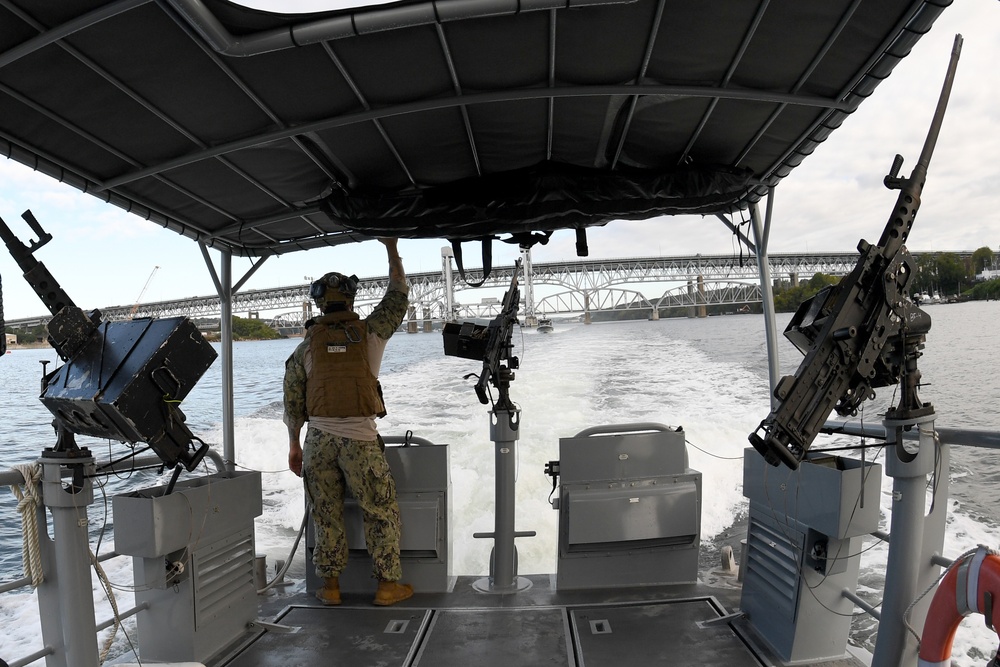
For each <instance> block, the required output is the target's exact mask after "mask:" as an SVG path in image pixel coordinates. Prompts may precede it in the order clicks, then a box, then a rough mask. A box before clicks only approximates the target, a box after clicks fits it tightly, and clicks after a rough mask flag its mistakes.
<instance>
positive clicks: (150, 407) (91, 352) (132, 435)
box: [0, 211, 218, 471]
mask: <svg viewBox="0 0 1000 667" xmlns="http://www.w3.org/2000/svg"><path fill="white" fill-rule="evenodd" d="M22 217H23V218H24V220H25V221H26V222H27V223H28V225H29V226H30V227H31V229H32V230H33V231H34V232H35V233H36V234H38V237H39V240H38V241H32V242H31V244H30V246H25V245H24V244H22V243H21V241H20V240H18V238H17V237H16V236H15V235H14V233H13V232H11V230H10V228H9V227H8V226H7V224H6V223H5V222H4V221H3V219H2V218H0V238H2V239H3V241H4V243H6V245H7V249H8V250H9V251H10V254H11V256H12V257H13V258H14V260H15V261H16V262H17V264H18V266H19V267H20V268H21V270H22V271H23V272H24V278H25V280H26V281H27V282H28V284H29V285H31V287H32V288H33V289H34V290H35V293H36V294H37V295H38V296H39V298H40V299H41V300H42V303H44V304H45V306H46V307H47V308H48V309H49V312H50V313H52V316H53V317H52V319H51V320H50V322H49V324H48V333H49V344H50V345H52V347H53V348H54V349H55V351H56V353H57V354H58V355H59V357H60V358H61V359H62V360H63V361H64V362H65V363H64V364H63V365H62V366H60V367H59V368H57V369H55V370H54V371H52V372H51V373H47V374H45V375H44V376H43V378H42V389H41V395H40V397H39V398H40V400H41V402H42V404H43V405H45V407H46V408H48V410H49V411H50V412H51V413H52V414H53V415H54V416H55V421H54V424H55V427H56V430H57V432H58V434H59V437H58V441H57V443H56V446H55V447H54V448H52V450H51V453H53V454H55V455H68V456H72V455H74V452H75V451H77V450H78V449H79V448H78V447H77V446H76V443H75V440H74V435H75V434H80V435H89V436H93V437H97V438H108V439H111V440H118V441H121V442H128V443H137V442H145V443H147V444H148V445H149V446H150V448H151V449H152V450H153V451H154V452H155V453H156V454H157V456H159V457H160V459H161V460H162V461H163V462H164V463H165V464H166V465H168V466H170V467H174V466H176V465H178V464H183V465H184V467H185V468H186V469H187V470H188V471H191V470H193V469H194V468H195V467H196V466H197V465H198V463H199V462H200V461H201V459H202V458H203V457H204V455H205V453H206V452H207V451H208V445H207V444H205V443H201V446H200V447H194V442H195V441H198V439H197V438H196V437H195V436H194V435H193V434H192V433H191V431H190V430H189V429H188V428H187V426H186V425H185V424H184V414H183V413H182V412H181V411H180V409H179V408H178V407H177V406H178V405H179V404H180V402H181V401H182V400H183V399H184V397H185V396H187V394H188V392H189V391H190V390H191V389H192V388H193V387H194V385H195V384H196V383H197V382H198V380H199V379H200V378H201V376H202V375H203V374H204V372H205V371H206V370H208V368H209V367H210V366H211V365H212V363H213V362H214V361H215V358H216V357H217V356H218V355H217V354H216V352H215V349H214V348H213V347H212V346H211V345H210V344H209V343H208V342H207V341H206V340H205V338H204V337H203V336H202V335H201V333H200V332H199V331H198V329H197V328H196V327H195V326H194V324H193V323H191V322H190V320H188V318H186V317H173V318H164V319H140V320H132V321H128V322H107V321H104V319H103V317H102V315H101V312H100V311H99V310H94V311H91V312H90V313H89V314H87V313H84V312H83V310H81V309H80V308H78V307H77V306H76V305H75V304H74V303H73V301H72V300H71V299H70V298H69V296H68V295H67V294H66V292H65V291H63V289H62V287H60V285H59V283H58V282H57V281H56V279H55V278H54V277H53V276H52V274H51V273H49V271H48V269H46V268H45V266H44V265H43V264H42V263H41V262H39V261H38V260H36V259H35V257H34V255H33V253H34V252H35V251H36V250H38V249H39V248H41V247H42V246H43V245H45V244H46V243H48V242H49V241H50V240H51V239H52V236H51V235H50V234H46V233H45V232H44V230H43V229H42V227H41V225H39V224H38V221H37V220H36V219H35V217H34V216H33V215H32V214H31V212H30V211H26V212H25V213H24V214H23V215H22ZM198 442H200V441H198Z"/></svg>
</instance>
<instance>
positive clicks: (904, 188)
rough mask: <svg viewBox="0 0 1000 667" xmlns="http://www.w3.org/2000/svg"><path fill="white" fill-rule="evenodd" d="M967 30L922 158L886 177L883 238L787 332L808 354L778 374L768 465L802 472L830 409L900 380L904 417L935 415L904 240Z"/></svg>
mask: <svg viewBox="0 0 1000 667" xmlns="http://www.w3.org/2000/svg"><path fill="white" fill-rule="evenodd" d="M961 50H962V36H961V35H957V36H956V38H955V45H954V47H953V49H952V54H951V62H950V64H949V67H948V73H947V75H946V76H945V81H944V86H943V88H942V91H941V96H940V98H939V99H938V104H937V109H936V111H935V113H934V119H933V120H932V122H931V126H930V130H929V131H928V133H927V138H926V140H925V141H924V146H923V150H922V151H921V153H920V158H919V160H918V161H917V165H916V166H915V167H914V168H913V172H912V173H911V174H910V177H909V178H900V177H899V175H898V174H899V169H900V167H901V166H902V164H903V158H902V156H900V155H897V156H896V158H895V160H894V161H893V163H892V169H891V170H890V172H889V175H888V176H886V177H885V179H884V183H885V186H886V187H887V188H889V189H890V190H899V191H900V192H899V197H898V198H897V199H896V205H895V207H894V208H893V211H892V214H891V215H890V216H889V221H888V222H887V223H886V226H885V229H884V230H883V231H882V237H881V238H880V239H879V242H878V244H876V245H871V244H869V243H868V242H866V241H864V240H863V239H862V240H861V242H860V243H859V244H858V251H859V252H860V253H861V257H860V258H859V259H858V263H857V265H856V266H855V267H854V270H853V271H851V273H850V275H848V276H846V277H845V278H844V279H843V280H841V282H840V283H839V284H838V285H836V286H835V287H831V288H827V289H825V290H822V291H821V292H819V293H818V294H816V295H815V296H814V297H813V298H811V299H809V300H807V301H805V302H803V303H802V305H801V306H800V307H799V309H798V311H797V312H796V313H795V316H794V317H793V318H792V320H791V322H790V323H789V325H788V327H787V328H786V330H785V336H786V337H787V338H788V339H789V340H791V341H792V343H793V344H794V345H795V346H796V347H797V348H798V349H799V350H800V351H802V352H803V354H805V355H806V356H805V359H803V361H802V363H801V365H800V366H799V368H798V370H797V371H796V372H795V375H786V376H785V377H783V378H781V380H780V381H779V382H778V383H777V386H776V387H775V388H774V398H775V399H776V402H777V406H776V407H773V409H772V410H771V413H770V414H769V415H768V416H767V417H766V418H765V419H764V420H763V421H762V422H761V423H760V426H758V427H757V429H756V431H754V432H753V433H751V434H750V436H749V439H750V443H751V444H752V445H753V446H754V448H755V449H756V450H757V451H758V452H760V454H761V455H762V456H763V457H764V459H765V460H766V461H767V462H768V463H770V464H771V465H775V466H776V465H778V464H779V463H784V464H785V465H787V466H788V467H789V468H792V469H796V468H798V467H799V462H800V461H802V459H803V458H804V457H805V454H806V451H807V450H808V449H809V447H810V446H811V445H812V442H813V440H814V439H815V438H816V436H817V434H818V433H819V431H820V429H821V428H822V426H823V424H824V423H825V422H826V419H827V417H829V415H830V411H831V409H835V410H836V411H837V414H840V415H854V414H857V410H858V408H859V407H860V405H861V404H862V403H863V402H864V401H866V400H868V399H869V398H872V397H873V396H874V395H875V394H874V391H873V389H874V388H876V387H885V386H892V385H895V384H896V383H898V382H900V379H903V382H902V389H901V398H900V404H899V406H898V407H896V408H893V413H894V414H895V416H897V417H899V418H904V417H905V418H911V417H918V416H920V415H921V414H922V413H930V412H933V408H932V407H931V406H930V404H922V403H921V402H920V399H919V397H918V396H917V391H916V390H917V386H918V384H919V380H920V373H919V372H918V371H917V366H916V360H917V358H918V357H919V356H920V354H921V353H920V350H921V349H922V348H923V343H924V340H925V338H926V334H927V332H928V331H929V330H930V326H931V321H930V316H928V315H927V313H925V312H923V311H922V310H920V308H918V307H917V306H915V305H914V304H913V303H912V302H911V301H910V300H909V297H908V296H907V294H908V292H907V286H908V284H909V282H910V279H911V277H912V275H913V273H914V270H915V269H916V264H915V262H914V261H913V258H912V257H911V256H910V253H909V252H908V251H907V250H906V248H905V246H904V245H903V244H904V243H905V242H906V239H907V237H908V236H909V233H910V228H911V227H912V226H913V220H914V218H915V217H916V215H917V209H918V208H919V207H920V193H921V191H922V190H923V187H924V181H925V180H926V179H927V168H928V165H929V164H930V161H931V155H932V153H933V152H934V146H935V144H936V143H937V138H938V134H939V133H940V131H941V124H942V121H943V120H944V114H945V110H946V108H947V106H948V98H949V96H950V94H951V87H952V83H953V82H954V79H955V70H956V68H957V67H958V57H959V54H960V53H961Z"/></svg>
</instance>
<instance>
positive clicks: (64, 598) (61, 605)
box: [38, 450, 99, 667]
mask: <svg viewBox="0 0 1000 667" xmlns="http://www.w3.org/2000/svg"><path fill="white" fill-rule="evenodd" d="M78 452H79V455H77V456H60V455H58V454H53V453H50V452H48V451H47V452H46V453H44V454H43V455H42V458H41V459H40V460H39V462H40V463H41V464H42V501H43V502H44V504H45V506H46V507H48V508H49V511H50V512H51V514H52V533H53V540H52V544H53V546H54V558H53V559H52V560H54V561H55V562H54V564H52V563H51V561H49V562H48V563H46V567H44V570H45V581H44V582H43V583H42V584H41V585H40V586H39V587H38V597H39V611H40V612H45V611H48V612H51V611H56V612H57V613H55V614H54V615H53V614H51V613H43V614H42V638H43V640H44V642H45V644H46V645H48V646H52V647H54V648H55V650H54V654H53V655H52V656H50V657H49V658H47V660H46V663H47V664H48V665H49V666H50V667H53V666H55V665H60V666H61V665H71V667H98V664H99V661H98V658H99V656H98V651H97V621H96V619H95V615H94V592H93V588H92V586H91V575H90V537H89V533H88V531H87V529H88V526H89V523H88V519H87V506H88V505H90V504H91V503H93V502H94V488H93V484H92V482H91V476H92V475H93V474H94V459H93V457H91V456H90V452H88V451H87V450H78ZM64 463H66V464H68V465H70V466H71V467H72V468H74V469H75V470H76V471H78V472H79V473H80V474H77V475H75V476H74V478H73V483H72V484H71V485H69V486H65V487H64V485H63V481H62V466H63V464H64ZM43 516H44V515H43ZM43 526H44V523H43V524H41V525H40V528H42V527H43ZM50 564H51V565H54V566H53V567H49V566H48V565H50ZM43 598H44V600H43ZM60 646H61V648H62V650H60V649H59V647H60Z"/></svg>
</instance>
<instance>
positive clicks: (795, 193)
mask: <svg viewBox="0 0 1000 667" xmlns="http://www.w3.org/2000/svg"><path fill="white" fill-rule="evenodd" d="M301 1H303V2H304V1H306V0H301ZM956 33H961V34H962V35H963V37H964V39H965V43H964V47H963V50H962V57H961V60H960V62H959V66H958V75H957V77H956V82H955V87H954V90H953V92H952V97H951V103H950V105H949V108H948V114H947V116H946V117H945V122H944V128H943V130H942V132H941V136H940V138H939V140H938V144H937V149H936V151H935V153H934V157H933V159H932V161H931V164H930V170H929V175H928V179H927V184H926V187H925V188H924V191H923V196H922V204H921V208H920V212H919V215H918V216H917V220H916V222H915V223H914V227H913V231H912V233H911V235H910V239H909V244H908V245H909V247H910V249H911V250H916V251H921V250H975V249H976V248H979V247H982V246H989V247H991V248H992V249H993V250H994V252H997V251H998V249H1000V86H998V85H997V81H998V75H997V74H996V73H995V69H996V66H997V64H998V63H1000V2H998V1H997V0H955V4H954V5H953V6H951V7H950V8H948V9H946V10H945V12H944V14H943V15H942V17H941V18H940V19H939V20H938V21H937V22H936V23H935V25H934V28H933V30H932V31H931V32H930V33H929V34H928V35H926V36H924V37H923V38H922V39H921V41H920V42H919V43H918V44H917V46H916V48H915V49H914V51H913V53H912V54H911V55H910V56H909V57H907V58H906V59H904V60H903V61H902V62H901V63H900V64H899V66H897V68H896V70H895V71H894V73H893V74H892V76H891V77H890V78H889V79H888V80H887V81H885V82H884V83H882V84H881V85H880V86H879V88H878V89H877V90H876V92H875V95H874V96H873V97H872V99H870V100H868V101H866V102H864V103H863V104H862V105H861V108H860V109H859V110H858V111H857V112H856V113H855V114H854V115H853V116H851V117H850V118H848V120H847V121H846V122H845V123H844V125H843V126H842V127H841V128H839V129H838V130H837V131H835V132H834V133H833V135H832V136H831V137H830V138H829V139H828V140H827V141H826V142H825V143H823V144H821V145H820V146H819V148H818V149H817V150H816V152H815V153H814V154H813V155H811V156H810V157H808V158H806V160H805V162H803V164H802V165H801V166H799V167H798V168H797V169H796V170H794V171H793V172H792V173H791V175H790V176H788V177H787V178H785V179H784V181H782V183H781V184H780V186H779V187H778V188H777V193H776V196H775V203H774V229H773V230H772V234H771V246H770V250H771V252H796V251H803V252H805V251H808V252H822V251H853V250H854V249H855V248H856V247H857V244H858V240H859V239H861V238H865V239H867V240H869V241H873V242H874V241H877V240H878V237H879V235H880V234H881V231H882V228H883V226H884V225H885V222H886V220H887V219H888V216H889V213H890V209H891V208H892V206H893V204H894V202H895V200H896V195H897V193H896V192H892V191H889V190H886V189H885V188H884V187H883V185H882V177H883V176H884V175H885V173H886V172H887V170H888V169H889V166H890V164H891V163H892V158H893V156H894V155H895V154H896V153H900V154H901V155H903V157H904V158H905V162H904V164H903V169H902V173H903V174H904V175H909V173H910V171H911V170H912V168H913V165H914V163H915V162H916V160H917V157H918V156H919V153H920V149H921V146H922V144H923V141H924V137H925V135H926V133H927V127H928V125H929V123H930V120H931V116H932V115H933V112H934V106H935V104H936V102H937V97H938V94H939V93H940V90H941V83H942V81H943V79H944V75H945V70H946V69H947V65H948V58H949V55H950V53H951V47H952V42H953V41H954V36H955V34H956ZM28 208H30V209H31V210H32V211H33V212H34V213H35V215H36V217H37V218H38V219H39V221H40V222H41V223H42V226H43V227H45V229H46V231H48V232H49V233H51V234H52V235H53V237H54V239H53V241H52V242H51V243H49V245H47V246H46V247H45V248H43V249H42V250H40V251H39V252H38V253H37V254H36V258H37V259H39V260H40V261H42V262H43V263H44V264H45V265H46V266H47V267H48V268H49V270H50V271H51V272H52V273H53V275H54V276H55V277H56V279H57V280H59V281H60V282H61V283H62V284H63V286H64V287H65V288H66V289H67V291H68V292H69V294H70V296H71V297H72V298H73V299H74V301H75V302H76V303H77V305H79V306H81V307H82V308H85V309H89V308H95V307H98V308H99V307H104V306H112V305H128V304H131V303H134V302H135V301H136V299H137V298H138V297H139V294H140V292H141V291H142V288H143V285H144V284H145V283H146V281H147V278H148V277H149V275H150V273H151V272H152V271H153V268H154V267H155V266H159V267H160V268H159V269H158V270H157V272H156V275H155V277H154V278H153V280H152V281H151V282H150V285H149V287H148V289H147V290H146V292H145V294H144V295H143V297H142V300H143V301H159V300H165V299H173V298H181V297H187V296H195V295H205V294H214V293H215V289H214V287H213V284H212V282H211V278H210V277H209V274H208V271H207V270H206V268H205V266H204V261H203V259H202V256H201V253H200V252H199V251H198V248H197V246H196V245H195V244H194V243H193V242H192V241H190V240H188V239H185V238H181V237H180V236H177V235H176V234H173V233H172V232H167V231H164V230H163V229H161V228H160V227H158V226H156V225H153V224H151V223H146V222H144V221H142V220H140V219H138V218H136V217H135V216H131V215H129V214H127V213H124V212H122V211H120V210H119V209H117V208H115V207H113V206H108V205H106V204H102V203H101V202H99V201H98V200H96V199H95V198H93V197H89V196H87V195H83V194H79V193H78V192H77V191H76V190H73V189H72V188H68V187H65V186H60V185H59V184H58V183H56V182H55V181H53V180H51V179H49V178H47V177H44V176H40V175H37V174H35V173H33V172H31V171H30V170H29V169H27V168H25V167H23V166H21V165H20V164H17V163H14V162H11V161H7V160H2V159H0V217H3V219H4V220H5V221H6V222H7V223H8V225H9V226H11V227H12V229H13V230H14V232H15V233H16V234H17V235H18V236H19V237H20V238H21V240H22V241H27V240H28V239H29V238H32V237H33V235H32V234H30V230H29V229H28V227H27V226H26V225H25V224H24V223H23V221H22V220H21V219H20V215H21V212H22V211H24V210H25V209H28ZM588 237H589V240H590V252H591V257H592V258H608V257H635V256H650V255H684V254H694V253H703V254H725V253H730V252H733V253H738V252H739V251H738V249H737V248H736V245H735V243H734V241H733V237H732V234H731V233H730V232H729V231H728V230H727V229H726V228H725V227H724V226H723V225H722V224H721V223H720V222H719V221H718V220H717V219H716V218H714V217H712V218H700V217H687V218H669V219H655V220H646V221H641V222H623V223H613V224H611V225H609V226H607V227H605V228H597V229H591V230H590V232H589V234H588ZM574 243H575V237H574V235H573V233H572V232H569V231H565V232H556V234H555V235H554V236H553V237H552V239H551V241H550V242H549V244H548V245H546V246H536V247H535V249H534V250H533V255H532V258H533V260H534V261H535V262H547V261H558V260H562V259H572V258H574V257H575V248H574ZM445 245H447V244H446V243H445V242H444V241H441V240H425V241H412V240H405V239H404V240H402V241H400V251H401V254H402V255H403V260H404V264H405V265H406V268H407V270H408V271H411V272H419V271H437V270H440V268H441V248H442V247H443V246H445ZM211 254H212V255H213V256H217V254H218V253H215V252H214V251H213V252H212V253H211ZM516 254H517V250H516V247H515V246H509V245H507V244H502V243H498V244H495V257H494V263H496V264H501V263H510V262H511V261H512V260H513V258H514V257H515V256H516ZM466 256H467V262H468V264H469V265H470V266H475V265H477V263H478V248H471V247H470V248H469V250H468V251H467V253H466ZM249 268H250V262H249V260H243V259H235V260H234V275H236V276H242V275H243V273H244V272H245V271H246V270H247V269H249ZM331 270H338V271H343V272H346V273H357V274H358V275H359V276H362V277H366V276H377V275H385V274H386V264H385V254H384V250H383V248H382V246H381V245H380V244H378V243H377V242H375V241H371V242H367V243H363V244H360V245H358V246H351V247H341V248H330V249H323V250H316V251H311V252H308V253H293V254H291V255H288V256H284V257H280V258H272V259H269V260H268V261H267V262H265V264H264V265H263V267H261V269H260V270H259V271H258V272H257V273H256V274H255V275H254V276H253V277H252V278H251V279H250V280H249V281H248V283H247V286H246V288H247V289H258V288H266V287H277V286H282V285H295V284H301V283H302V282H305V279H306V277H307V276H319V275H322V274H323V273H325V272H326V271H331ZM20 274H21V272H20V270H19V269H18V268H17V265H16V264H15V263H14V261H13V260H12V259H11V258H10V256H9V255H8V254H7V253H6V251H5V250H4V249H2V248H0V278H2V280H3V295H4V304H3V305H4V314H5V317H6V319H16V318H19V317H28V316H33V315H38V314H41V313H44V312H45V310H44V307H42V306H41V302H40V301H39V300H38V299H37V297H36V296H35V295H34V293H33V292H31V290H30V289H29V288H28V287H27V285H26V283H25V282H24V280H23V279H22V278H21V275H20Z"/></svg>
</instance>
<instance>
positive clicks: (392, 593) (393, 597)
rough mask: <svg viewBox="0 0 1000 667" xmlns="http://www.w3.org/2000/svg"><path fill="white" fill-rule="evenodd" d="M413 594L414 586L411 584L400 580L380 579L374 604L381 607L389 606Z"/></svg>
mask: <svg viewBox="0 0 1000 667" xmlns="http://www.w3.org/2000/svg"><path fill="white" fill-rule="evenodd" d="M412 596H413V586H411V585H409V584H401V583H399V582H398V581H379V582H378V590H377V591H375V600H373V604H376V605H378V606H380V607H388V606H389V605H391V604H396V603H397V602H402V601H403V600H406V599H409V598H410V597H412Z"/></svg>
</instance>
